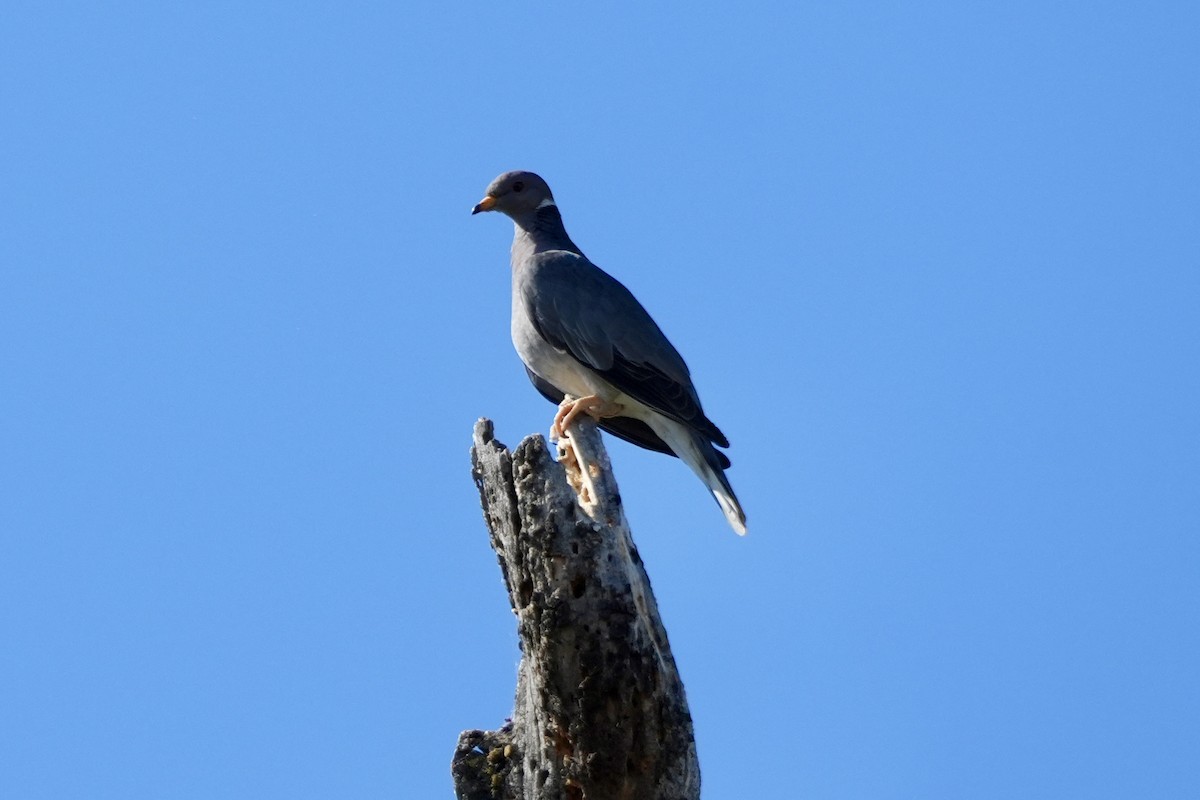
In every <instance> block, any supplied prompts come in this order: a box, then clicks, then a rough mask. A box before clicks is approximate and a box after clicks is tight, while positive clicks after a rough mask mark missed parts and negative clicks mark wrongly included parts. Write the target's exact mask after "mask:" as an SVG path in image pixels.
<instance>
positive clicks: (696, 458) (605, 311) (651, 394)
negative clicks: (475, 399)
mask: <svg viewBox="0 0 1200 800" xmlns="http://www.w3.org/2000/svg"><path fill="white" fill-rule="evenodd" d="M485 211H498V212H500V213H502V214H504V215H506V216H508V217H509V218H510V219H512V221H513V225H514V235H513V243H512V254H511V258H512V340H513V345H514V346H515V347H516V350H517V354H518V355H519V356H520V357H521V360H522V361H523V362H524V364H525V370H526V372H527V374H528V376H529V379H530V380H531V381H532V382H533V385H534V387H535V388H536V389H537V390H538V392H540V393H541V394H542V395H543V396H544V397H546V399H548V400H550V401H551V402H553V403H559V404H560V405H559V410H558V413H557V414H556V415H555V417H554V423H553V424H552V425H551V428H550V434H551V437H552V438H562V437H563V436H568V437H569V434H567V433H566V429H567V427H568V426H569V425H570V424H571V422H572V421H573V420H574V419H575V418H576V417H578V416H579V415H580V414H587V415H589V416H591V417H593V418H594V419H595V420H596V422H597V424H598V425H599V426H600V428H601V429H603V430H606V431H608V432H609V433H612V434H613V435H615V436H617V437H619V438H621V439H624V440H626V441H628V442H632V443H633V444H636V445H639V446H641V447H644V448H646V449H648V450H654V451H657V452H660V453H666V454H668V455H673V456H677V457H678V458H679V459H680V460H681V461H683V462H684V463H685V464H687V465H688V466H689V467H690V468H691V469H692V471H693V472H695V473H696V475H697V476H699V478H700V480H701V481H703V482H704V485H705V486H706V487H707V488H708V490H709V492H711V493H712V495H713V498H714V499H715V500H716V501H717V505H719V506H720V507H721V511H722V512H724V514H725V518H726V519H727V520H728V522H729V525H730V527H732V528H733V530H734V531H735V532H736V533H738V534H739V535H745V533H746V513H745V511H744V510H743V509H742V505H741V503H739V502H738V499H737V496H736V495H735V494H734V492H733V487H732V486H731V485H730V484H729V479H728V478H726V476H725V470H726V469H727V468H728V467H729V465H730V462H729V458H728V457H727V456H726V455H725V454H724V453H722V452H721V451H719V450H717V447H718V446H719V447H729V440H728V439H727V438H726V436H725V434H723V433H722V432H721V430H720V429H719V428H717V426H716V425H715V424H713V422H712V420H710V419H709V418H708V417H707V416H706V415H705V413H704V409H703V407H702V406H701V405H700V397H699V395H698V394H697V393H696V387H695V386H694V385H693V384H692V377H691V373H690V371H689V370H688V367H687V364H686V363H685V362H684V360H683V357H682V356H681V355H680V354H679V351H678V350H676V349H675V347H674V346H673V345H672V344H671V342H670V340H668V339H667V337H666V335H665V334H663V332H662V330H661V329H660V328H659V326H658V324H657V323H655V321H654V319H653V318H652V317H651V316H650V314H649V313H648V312H647V311H646V309H645V308H644V307H643V306H642V304H641V303H640V302H638V300H637V298H635V297H634V296H633V294H632V293H631V292H630V291H629V290H628V289H627V288H625V286H624V284H622V283H621V282H620V281H618V280H617V279H616V278H614V277H612V276H611V275H609V274H608V273H607V272H605V271H604V270H602V269H601V268H600V267H598V266H596V265H595V264H594V263H592V262H591V260H589V259H588V257H587V256H585V255H584V254H583V251H582V250H580V249H579V247H578V246H577V245H576V244H575V243H574V242H573V241H571V237H570V236H568V235H567V231H566V228H565V227H564V226H563V219H562V214H561V213H560V212H559V209H558V204H557V203H556V202H555V200H554V195H553V194H552V193H551V191H550V186H549V185H548V184H547V183H546V181H545V180H543V179H542V178H541V177H540V176H539V175H537V174H535V173H533V172H526V171H520V170H518V171H513V172H505V173H504V174H502V175H500V176H499V177H497V178H496V179H495V180H494V181H492V182H491V184H490V185H489V186H488V187H487V190H486V192H485V193H484V197H483V199H482V200H480V201H479V202H478V203H477V204H476V205H475V206H474V207H473V208H472V209H471V214H472V215H474V214H479V213H481V212H485Z"/></svg>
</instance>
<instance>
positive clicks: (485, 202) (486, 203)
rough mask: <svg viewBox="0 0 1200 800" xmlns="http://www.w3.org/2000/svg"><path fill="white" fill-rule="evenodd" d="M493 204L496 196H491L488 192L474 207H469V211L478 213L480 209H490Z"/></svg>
mask: <svg viewBox="0 0 1200 800" xmlns="http://www.w3.org/2000/svg"><path fill="white" fill-rule="evenodd" d="M495 205H496V198H494V197H492V196H491V195H490V194H489V195H488V196H487V197H485V198H483V199H482V200H480V201H479V202H478V203H476V204H475V207H474V208H472V209H471V213H472V214H478V213H479V212H480V211H491V210H492V207H493V206H495Z"/></svg>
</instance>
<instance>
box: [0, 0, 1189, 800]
mask: <svg viewBox="0 0 1200 800" xmlns="http://www.w3.org/2000/svg"><path fill="white" fill-rule="evenodd" d="M201 6H202V7H196V4H192V5H189V6H186V7H185V6H182V5H175V4H163V3H146V4H137V3H124V4H113V5H106V4H94V3H89V4H78V5H77V6H75V7H73V8H72V7H71V6H70V4H55V5H54V6H53V9H51V7H50V6H47V5H46V4H41V3H12V4H9V5H7V6H6V8H5V11H4V13H3V20H2V22H0V101H2V102H0V105H2V112H0V138H2V142H3V161H4V167H3V170H2V178H0V185H2V187H3V189H2V191H0V376H2V388H0V643H2V644H0V796H2V797H4V798H6V800H7V799H8V798H11V799H12V800H40V799H41V798H71V799H72V800H74V798H84V797H86V798H121V799H122V800H127V799H128V798H155V799H157V798H197V800H201V799H203V800H209V799H211V798H255V799H256V800H258V799H261V798H289V799H290V800H291V799H294V798H330V797H340V798H436V797H446V798H448V797H450V796H451V784H450V778H449V773H448V764H449V760H450V756H451V752H452V748H453V746H454V743H455V739H456V737H457V735H458V733H459V731H460V730H462V729H464V728H472V727H485V728H486V727H495V726H497V725H499V724H500V723H501V722H502V721H503V720H504V718H505V717H506V716H507V715H508V714H509V712H510V709H511V704H512V695H513V689H514V684H515V668H516V663H517V659H518V653H517V649H516V637H515V630H514V623H513V619H512V616H511V613H510V612H509V610H508V608H507V606H506V600H505V595H504V591H503V588H502V585H501V581H500V574H499V570H498V568H497V566H496V564H495V560H494V556H493V554H492V552H491V550H490V549H489V548H488V544H487V535H486V532H485V528H484V525H483V522H482V519H481V515H480V511H479V504H478V498H477V494H476V490H475V487H474V485H473V484H472V480H471V476H470V472H469V464H468V457H467V451H468V447H469V444H470V434H471V426H472V424H473V422H474V421H475V419H476V418H477V417H479V416H484V415H486V416H489V417H491V418H492V419H494V420H495V421H496V425H497V431H498V434H499V436H500V438H501V439H502V440H503V441H505V442H507V443H508V444H510V445H515V444H516V443H517V442H518V441H519V440H520V438H521V437H523V436H525V435H526V434H529V433H534V432H539V431H545V430H546V429H547V428H548V426H549V423H550V418H551V414H552V411H553V408H552V406H550V405H549V404H548V403H546V402H545V401H544V400H543V399H542V398H541V397H539V396H538V395H537V394H536V392H535V391H534V390H533V389H532V387H531V386H529V385H528V383H527V381H526V378H525V375H524V372H523V370H522V368H521V365H520V363H519V361H518V359H517V357H516V355H515V353H514V352H513V350H512V345H511V343H510V341H509V337H508V314H509V276H508V246H509V241H510V237H511V227H510V225H509V224H508V223H507V221H506V220H504V219H502V218H499V217H497V216H485V217H474V218H472V217H471V216H470V215H469V213H468V212H469V209H470V207H471V205H472V204H473V203H474V202H476V201H477V200H478V199H479V197H480V196H481V193H482V191H483V189H484V188H485V187H486V186H487V184H488V182H489V181H490V180H491V179H492V178H493V177H494V176H495V175H496V174H498V173H500V172H502V171H504V170H507V169H513V168H523V169H532V170H535V171H538V172H540V173H541V174H542V175H544V176H545V177H546V178H547V179H548V180H549V181H550V184H551V186H552V187H553V188H554V190H555V193H556V195H557V197H558V200H559V205H560V207H561V208H562V209H563V212H564V215H565V218H566V220H567V225H568V229H569V230H570V232H571V234H572V236H573V237H574V238H575V240H576V241H577V242H579V244H580V245H581V246H582V247H583V249H584V250H585V251H586V252H587V253H588V254H589V255H590V256H591V257H592V259H593V260H595V261H596V262H597V263H599V264H601V265H602V266H604V267H605V268H606V269H608V270H609V271H610V272H612V273H614V274H615V275H617V276H618V277H619V278H621V279H622V280H623V281H624V282H625V283H626V284H627V285H629V286H630V287H631V288H632V289H633V291H634V292H635V293H636V294H637V295H638V296H639V297H640V298H641V299H642V301H643V303H644V304H645V305H646V306H647V307H648V308H649V309H650V310H651V312H652V313H653V314H654V315H655V317H656V318H657V319H658V320H659V322H660V324H661V325H662V327H663V328H664V329H665V330H666V331H667V333H668V335H670V336H671V338H672V339H673V341H674V342H675V344H676V345H677V346H678V348H679V349H680V350H681V351H682V352H683V353H684V355H685V357H686V358H687V359H688V361H689V363H690V365H691V367H692V371H693V374H694V376H695V378H696V382H697V384H698V386H699V388H700V393H701V397H702V398H703V400H704V402H705V405H706V407H707V410H708V411H709V413H710V415H711V416H712V417H713V418H714V419H715V420H716V422H717V423H718V424H719V425H720V426H721V427H722V428H724V429H725V431H726V432H727V433H728V435H729V438H730V439H731V440H732V441H733V445H734V446H733V448H732V450H731V452H730V455H731V457H732V459H733V462H734V467H733V469H732V471H731V472H730V478H731V479H732V481H733V483H734V486H735V487H736V488H737V490H738V493H739V495H740V496H741V498H742V500H743V502H744V504H745V506H746V509H747V511H748V514H749V524H750V535H749V536H748V537H747V538H745V539H739V538H737V537H736V536H734V535H733V534H732V533H731V532H730V531H729V529H728V527H727V526H726V524H725V522H724V520H723V519H722V517H721V514H720V512H719V510H718V509H717V507H716V505H715V504H714V503H713V502H712V500H711V499H710V498H709V497H708V496H707V495H706V493H705V492H704V490H703V488H702V487H701V486H700V484H699V482H698V481H697V480H696V479H695V478H694V477H693V476H692V475H691V474H690V473H689V472H688V471H687V470H686V469H685V468H684V467H683V466H682V465H681V464H679V463H678V462H677V461H674V460H672V459H668V458H665V457H662V456H658V455H655V454H651V453H646V452H643V451H639V450H636V449H635V448H632V447H630V446H627V445H625V444H623V443H618V442H614V443H613V444H612V445H611V448H610V449H611V452H612V456H613V461H614V464H615V467H616V470H617V477H618V480H619V481H620V484H621V488H622V493H623V496H624V497H625V500H626V504H627V507H628V513H629V517H630V520H631V522H632V525H633V527H634V531H635V536H636V539H637V541H638V543H639V545H640V548H641V552H642V555H643V557H644V559H645V561H646V564H647V566H648V568H649V571H650V575H651V577H652V579H653V581H654V587H655V589H656V592H657V595H658V599H659V604H660V606H661V608H662V611H663V614H664V617H665V621H666V625H667V629H668V631H669V633H670V636H671V640H672V643H673V646H674V649H675V653H676V657H677V659H678V661H679V664H680V667H681V670H682V673H683V676H684V680H685V682H686V685H687V689H688V693H689V698H690V701H691V707H692V712H693V715H694V717H695V722H696V735H697V741H698V746H699V753H700V759H701V767H702V770H703V775H704V782H705V797H706V798H707V800H725V799H729V800H741V799H742V798H756V797H777V796H778V797H798V798H799V797H803V798H823V799H824V798H828V799H829V800H834V799H837V798H848V799H854V798H1012V797H1021V798H1056V799H1057V798H1064V797H1072V798H1073V797H1080V798H1085V797H1086V798H1131V797H1148V798H1149V797H1154V798H1168V797H1170V798H1179V797H1188V796H1193V797H1194V796H1200V757H1198V754H1200V731H1198V728H1200V722H1198V720H1200V682H1198V680H1197V677H1196V676H1197V675H1198V674H1200V620H1198V619H1197V617H1198V609H1200V590H1198V583H1200V537H1198V534H1200V234H1198V231H1200V224H1198V221H1200V188H1198V187H1200V168H1198V163H1200V56H1198V55H1197V41H1200V11H1197V6H1196V5H1195V4H1194V3H1183V2H1176V3H1137V4H1134V3H1129V4H1124V5H1123V6H1122V5H1119V4H1113V3H1058V4H1046V3H1013V2H1005V3H991V4H978V3H957V2H955V3H951V2H945V3H915V4H897V3H888V4H852V3H838V4H797V3H787V4H784V3H780V4H777V5H766V4H762V5H754V4H751V5H746V4H740V5H738V6H737V8H736V10H729V9H726V8H722V7H718V6H715V5H714V6H712V7H708V8H705V7H703V6H697V5H696V4H694V3H691V4H678V5H669V4H654V7H653V8H650V7H647V4H638V5H637V6H633V5H630V6H629V7H627V8H624V9H621V10H615V9H614V10H611V11H606V12H601V11H598V10H594V9H593V10H578V9H563V8H558V7H554V6H551V5H548V4H545V3H539V4H513V3H463V4H417V5H412V4H408V5H406V6H404V7H401V6H400V5H396V4H391V5H389V4H354V3H351V4H346V3H339V4H332V3H331V4H327V5H324V6H322V5H320V4H313V3H307V4H250V5H247V4H244V3H220V4H201Z"/></svg>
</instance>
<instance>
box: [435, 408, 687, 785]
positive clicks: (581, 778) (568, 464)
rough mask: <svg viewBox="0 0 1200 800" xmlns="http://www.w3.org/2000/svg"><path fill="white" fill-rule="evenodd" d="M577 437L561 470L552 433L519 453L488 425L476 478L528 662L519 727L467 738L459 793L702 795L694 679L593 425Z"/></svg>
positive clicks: (479, 441)
mask: <svg viewBox="0 0 1200 800" xmlns="http://www.w3.org/2000/svg"><path fill="white" fill-rule="evenodd" d="M570 433H571V439H570V440H568V443H567V446H564V445H563V444H562V443H560V445H559V459H560V462H555V461H554V460H553V459H552V458H551V457H550V452H549V450H548V449H547V445H546V441H545V439H543V438H542V437H541V436H530V437H528V438H526V439H525V440H524V441H522V442H521V444H520V445H519V446H518V447H517V448H516V450H515V452H512V453H510V452H509V451H508V450H507V449H506V448H505V447H504V445H502V444H500V443H499V442H497V441H496V439H495V437H494V435H493V429H492V423H491V422H490V421H488V420H486V419H481V420H480V421H479V422H477V423H476V425H475V436H474V446H473V447H472V449H471V461H472V465H473V474H474V476H475V482H476V484H477V485H478V487H479V495H480V499H481V500H482V502H483V513H484V519H485V521H486V522H487V526H488V529H489V531H490V532H491V542H492V547H493V549H495V551H496V554H497V556H498V558H499V561H500V571H501V572H502V573H503V576H504V582H505V585H506V586H507V587H508V595H509V600H510V602H511V603H512V608H513V612H514V613H515V614H516V616H517V631H518V634H519V637H520V644H521V652H522V658H521V665H520V668H519V672H518V678H517V695H516V702H515V706H514V710H513V716H512V720H511V721H510V722H508V723H507V724H505V726H504V727H502V728H501V729H500V730H498V731H490V732H485V731H464V732H463V734H462V735H461V736H460V737H459V742H458V748H457V750H456V752H455V754H454V759H453V764H452V772H453V775H454V784H455V791H456V793H457V796H458V798H459V800H484V799H485V798H487V800H494V799H496V800H562V799H563V798H569V799H570V800H584V799H585V798H586V800H610V798H611V799H612V800H618V799H620V800H668V799H669V800H695V799H696V798H699V797H700V766H699V763H698V761H697V759H696V745H695V739H694V737H693V734H692V719H691V714H690V713H689V711H688V706H687V699H686V697H685V695H684V690H683V682H682V681H681V680H680V678H679V673H678V671H677V670H676V668H675V660H674V659H673V658H672V656H671V648H670V645H669V644H668V642H667V633H666V630H665V629H664V628H663V625H662V622H661V620H660V619H659V615H658V607H657V604H656V603H655V601H654V595H653V593H652V592H651V590H650V579H649V577H647V575H646V570H645V569H644V567H643V566H642V560H641V558H640V557H639V556H638V552H637V548H636V547H635V546H634V544H633V539H632V537H631V535H630V532H629V526H628V524H627V523H626V521H625V514H624V513H623V511H622V509H621V499H620V495H619V493H618V491H617V485H616V482H615V480H614V479H613V477H612V470H611V467H610V464H609V461H608V455H607V453H606V452H605V450H604V445H603V443H602V442H601V440H600V432H599V430H598V429H597V428H596V425H595V423H594V422H592V421H591V420H590V419H588V418H586V417H584V418H581V419H580V420H578V421H577V422H575V423H574V424H573V425H572V427H571V430H570ZM579 461H582V462H583V463H585V464H587V465H588V467H587V468H586V469H584V470H583V471H581V470H580V469H579V468H578V462H579ZM573 485H574V487H575V488H573ZM580 492H581V493H582V497H580V496H579V493H580Z"/></svg>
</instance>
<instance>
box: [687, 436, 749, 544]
mask: <svg viewBox="0 0 1200 800" xmlns="http://www.w3.org/2000/svg"><path fill="white" fill-rule="evenodd" d="M706 444H707V442H706ZM708 449H709V450H712V449H713V446H712V445H711V444H710V445H708ZM689 466H690V464H689ZM704 466H705V467H706V469H704V470H703V471H700V470H697V474H699V475H700V479H701V480H703V481H704V484H705V485H706V486H707V487H708V490H709V491H710V492H712V495H713V498H714V499H716V501H717V505H719V506H720V507H721V511H723V512H724V513H725V519H727V520H729V526H730V527H731V528H733V532H734V533H736V534H737V535H738V536H745V535H746V512H745V511H743V510H742V504H741V503H739V502H738V499H737V495H735V494H734V493H733V487H732V486H730V485H729V479H728V478H726V477H725V472H724V471H723V470H722V469H721V468H720V466H719V465H718V466H715V467H714V466H712V465H711V464H710V463H708V462H707V461H706V463H705V464H704Z"/></svg>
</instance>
